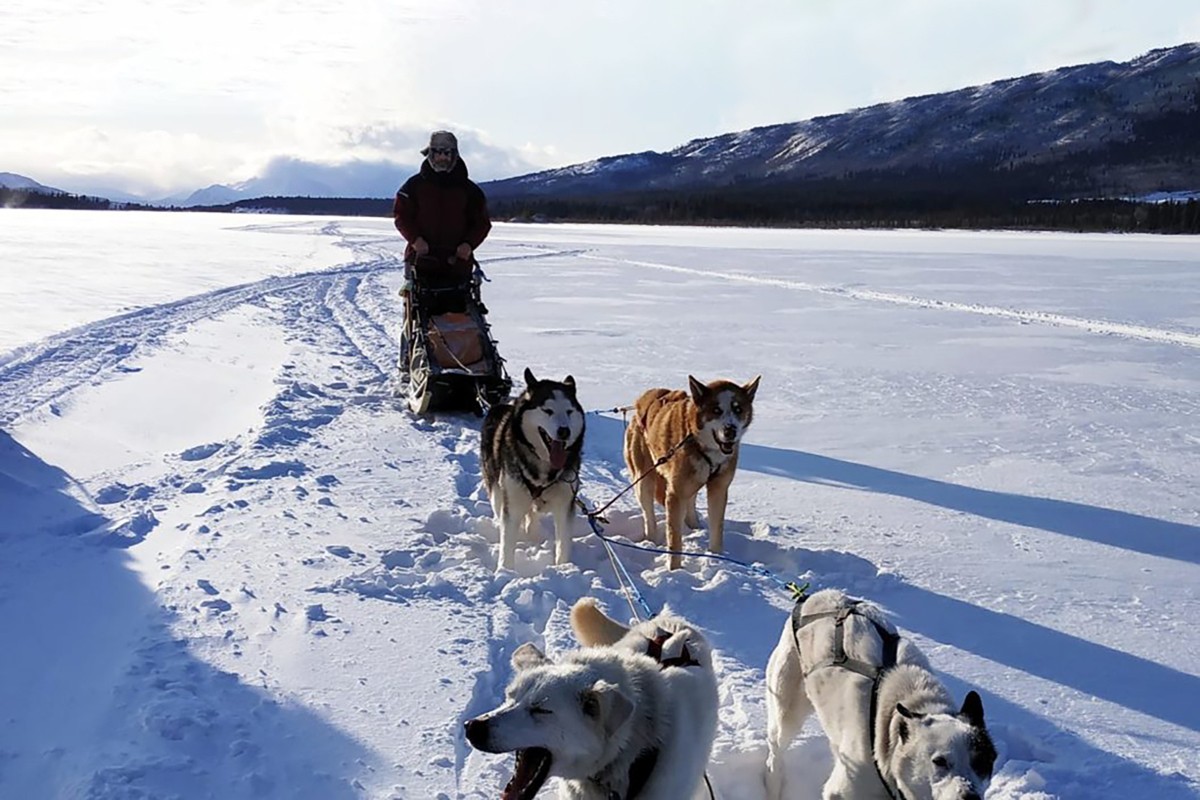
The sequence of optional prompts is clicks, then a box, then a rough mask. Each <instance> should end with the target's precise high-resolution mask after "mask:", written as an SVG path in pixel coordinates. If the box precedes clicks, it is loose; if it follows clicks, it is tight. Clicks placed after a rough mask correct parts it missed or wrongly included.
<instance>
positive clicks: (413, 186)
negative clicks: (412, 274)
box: [392, 158, 492, 262]
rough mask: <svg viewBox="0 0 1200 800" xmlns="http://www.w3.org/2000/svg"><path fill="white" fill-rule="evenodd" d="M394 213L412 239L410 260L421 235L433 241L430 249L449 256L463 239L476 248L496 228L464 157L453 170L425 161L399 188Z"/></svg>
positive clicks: (406, 253)
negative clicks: (441, 168) (438, 167)
mask: <svg viewBox="0 0 1200 800" xmlns="http://www.w3.org/2000/svg"><path fill="white" fill-rule="evenodd" d="M392 216H393V218H394V219H395V221H396V230H398V231H400V235H401V236H403V237H404V238H405V240H406V241H407V242H408V247H406V248H405V250H404V260H405V261H409V262H411V261H412V260H413V258H414V257H415V253H414V252H413V246H412V243H413V242H414V241H416V240H417V239H418V238H422V239H424V240H425V241H426V242H427V243H428V244H429V251H430V253H432V254H434V255H447V256H449V255H452V254H453V253H454V250H455V248H457V247H458V246H459V245H460V244H462V243H463V242H466V243H467V244H469V245H471V249H472V250H475V249H476V248H478V247H479V245H481V244H483V240H484V239H486V238H487V235H488V231H490V230H491V229H492V220H491V218H490V217H489V216H488V209H487V198H486V197H484V194H483V190H482V189H480V188H479V186H478V185H477V184H475V183H474V182H473V181H472V180H471V179H470V178H468V177H467V165H466V164H464V163H463V160H462V158H458V159H456V161H455V164H454V168H453V169H451V170H450V171H449V172H436V171H435V170H434V169H433V167H431V166H430V165H429V161H428V160H426V161H424V162H422V163H421V171H420V172H418V173H417V174H416V175H413V176H412V177H411V178H409V179H408V180H407V181H405V182H404V185H403V186H401V187H400V191H398V192H396V202H395V203H394V204H393V205H392Z"/></svg>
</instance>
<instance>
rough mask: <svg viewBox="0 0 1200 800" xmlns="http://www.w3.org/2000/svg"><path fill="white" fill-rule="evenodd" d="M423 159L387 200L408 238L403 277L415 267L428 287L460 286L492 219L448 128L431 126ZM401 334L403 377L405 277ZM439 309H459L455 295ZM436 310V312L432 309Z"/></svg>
mask: <svg viewBox="0 0 1200 800" xmlns="http://www.w3.org/2000/svg"><path fill="white" fill-rule="evenodd" d="M421 154H422V155H423V156H425V161H424V162H422V164H421V170H420V172H418V173H417V174H416V175H413V176H412V177H411V178H409V179H408V180H407V181H405V182H404V185H403V186H401V187H400V191H398V192H396V201H395V203H393V205H392V217H393V219H394V220H395V223H396V230H398V231H400V235H401V236H403V237H404V239H405V241H407V242H408V244H407V246H406V247H405V248H404V263H405V277H406V278H411V272H410V270H413V269H416V270H419V272H420V279H421V281H422V283H423V284H424V285H427V286H429V287H431V288H453V287H462V286H466V285H467V284H468V283H469V282H470V280H471V277H472V272H473V260H474V259H473V256H474V253H475V249H476V248H477V247H479V245H481V244H483V240H484V239H486V238H487V235H488V232H489V231H490V230H491V229H492V221H491V218H490V217H489V216H488V209H487V198H486V197H484V194H483V190H482V189H480V188H479V186H477V185H476V184H475V183H474V182H473V181H472V180H471V179H470V178H468V177H467V165H466V164H464V163H463V161H462V159H461V158H460V157H459V155H458V139H457V138H455V136H454V134H453V133H451V132H450V131H434V132H433V133H432V134H431V135H430V137H429V145H428V146H427V147H426V148H425V149H424V150H422V151H421ZM401 294H402V295H403V296H404V336H403V337H402V340H401V345H400V368H401V372H402V374H403V375H404V377H405V379H407V372H408V368H409V363H408V348H409V340H410V338H411V337H410V335H409V330H408V327H409V318H410V308H409V304H410V302H411V300H410V297H409V280H406V281H405V285H404V289H402V290H401ZM442 300H443V302H447V303H448V305H447V307H446V309H445V310H455V311H457V310H461V309H460V308H456V307H455V306H457V305H459V304H461V302H463V301H461V300H451V299H450V298H449V297H443V298H442ZM437 313H441V311H438V312H437Z"/></svg>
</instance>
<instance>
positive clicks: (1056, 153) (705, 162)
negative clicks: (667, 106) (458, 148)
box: [485, 44, 1200, 197]
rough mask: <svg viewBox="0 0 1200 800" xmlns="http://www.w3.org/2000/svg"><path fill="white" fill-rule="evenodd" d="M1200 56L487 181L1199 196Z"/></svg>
mask: <svg viewBox="0 0 1200 800" xmlns="http://www.w3.org/2000/svg"><path fill="white" fill-rule="evenodd" d="M1198 87H1200V44H1185V45H1181V46H1178V47H1173V48H1168V49H1161V50H1154V51H1151V52H1150V53H1147V54H1146V55H1144V56H1141V57H1139V58H1136V59H1134V60H1132V61H1129V62H1125V63H1119V64H1118V63H1114V62H1111V61H1105V62H1101V63H1095V64H1085V65H1082V66H1071V67H1063V68H1060V69H1056V70H1053V71H1051V72H1044V73H1038V74H1033V75H1026V76H1023V77H1019V78H1012V79H1008V80H1001V81H996V82H994V83H989V84H986V85H983V86H973V87H969V88H965V89H960V90H957V91H953V92H946V93H942V94H934V95H925V96H921V97H910V98H907V99H904V100H898V101H896V102H892V103H882V104H879V105H874V106H870V107H867V108H860V109H855V110H853V111H848V112H846V113H843V114H835V115H832V116H825V117H816V118H813V119H809V120H805V121H802V122H791V123H785V124H780V125H770V126H766V127H761V128H754V129H752V130H747V131H740V132H736V133H727V134H724V135H721V136H716V137H711V138H705V139H695V140H692V141H690V142H688V143H686V144H684V145H682V146H680V147H677V148H675V149H674V150H671V151H670V152H667V153H654V152H645V153H636V154H631V155H621V156H613V157H608V158H602V159H598V160H596V161H590V162H587V163H584V164H576V165H573V166H569V167H563V168H561V169H554V170H547V171H544V172H538V173H535V174H532V175H526V176H523V177H518V178H511V179H507V180H502V181H496V182H493V183H490V184H488V185H487V186H486V187H485V188H486V189H487V190H488V193H489V195H491V196H495V197H507V196H522V195H540V196H559V197H563V196H581V195H590V196H595V195H600V194H605V193H612V192H618V191H644V190H687V189H695V188H709V187H718V186H747V187H754V188H763V187H772V186H787V185H795V184H797V183H801V182H811V181H824V182H842V183H852V182H854V181H855V180H857V179H867V180H871V181H874V182H876V183H878V181H879V180H880V177H881V176H898V177H906V178H908V179H909V180H908V181H907V185H908V186H910V187H911V185H912V181H911V178H912V176H913V174H915V173H927V174H932V175H933V176H935V177H936V178H938V179H944V180H946V181H949V182H954V181H956V180H957V181H965V180H974V179H976V178H977V177H978V176H979V173H980V172H981V171H982V172H986V173H990V174H991V175H992V176H997V177H999V178H1000V179H1001V180H1004V181H1006V185H1012V184H1020V185H1021V187H1022V188H1023V189H1024V188H1025V187H1030V189H1031V190H1032V191H1033V192H1034V193H1035V196H1037V193H1038V192H1048V193H1049V196H1066V195H1069V194H1071V193H1075V194H1090V195H1096V194H1100V195H1108V194H1112V195H1121V194H1125V195H1128V194H1141V193H1148V192H1152V191H1170V190H1187V189H1195V188H1196V187H1197V186H1200V164H1197V162H1196V160H1195V158H1194V156H1193V154H1194V152H1195V150H1194V143H1195V142H1196V141H1197V139H1198V138H1200V88H1198Z"/></svg>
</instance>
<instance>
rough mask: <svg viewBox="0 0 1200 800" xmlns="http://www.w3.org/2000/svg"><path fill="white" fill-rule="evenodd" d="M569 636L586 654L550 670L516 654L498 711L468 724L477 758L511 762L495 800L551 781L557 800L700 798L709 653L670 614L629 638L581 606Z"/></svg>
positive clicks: (709, 739)
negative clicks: (498, 756)
mask: <svg viewBox="0 0 1200 800" xmlns="http://www.w3.org/2000/svg"><path fill="white" fill-rule="evenodd" d="M571 625H572V627H573V628H574V630H575V635H576V636H577V637H578V638H579V641H580V642H581V643H582V644H584V645H586V647H585V648H584V649H582V650H576V651H573V652H570V653H568V654H566V655H565V656H563V657H562V658H561V659H560V660H558V661H551V660H550V659H549V658H547V657H546V656H544V655H543V654H542V653H541V651H539V650H538V649H537V648H536V647H535V646H533V645H532V644H524V645H521V647H519V648H517V650H516V652H514V653H513V657H512V664H513V668H514V669H515V670H516V674H515V675H514V676H513V679H512V682H511V683H510V684H509V686H508V689H507V691H506V692H505V700H504V703H503V704H501V705H500V706H499V707H498V708H496V709H494V710H492V711H489V712H487V713H486V714H483V715H482V716H480V717H477V718H475V719H472V720H470V721H468V722H467V723H466V736H467V739H468V741H470V743H471V744H472V745H473V746H474V747H475V748H477V749H479V750H482V751H484V752H486V753H510V752H516V754H517V762H516V768H515V771H514V774H513V778H512V780H511V781H510V782H509V784H508V786H506V787H505V789H504V792H503V793H502V794H501V798H502V800H532V798H533V797H534V796H535V795H537V793H538V790H539V789H541V787H542V785H543V784H544V783H545V782H546V780H547V779H548V778H550V777H552V776H555V777H558V778H560V779H561V782H560V784H559V797H560V798H561V799H562V800H681V799H682V800H691V798H693V797H704V798H707V797H708V792H707V790H706V789H703V788H701V787H702V786H703V785H704V769H705V766H706V765H707V764H708V758H709V754H710V752H711V750H712V744H713V739H714V737H715V736H716V731H717V706H718V697H717V679H716V675H715V674H714V672H713V666H712V651H711V650H710V648H709V645H708V642H707V641H705V639H704V637H703V636H702V635H701V634H700V632H699V631H697V630H696V629H695V628H694V627H692V626H691V625H690V624H689V623H688V622H687V621H685V620H683V619H682V618H680V617H678V616H675V615H674V614H673V613H671V611H670V610H669V609H665V608H664V609H663V611H662V613H661V614H659V615H658V616H656V617H654V618H653V619H651V620H648V621H646V622H642V623H639V624H638V625H636V626H634V627H633V628H632V629H629V628H626V627H625V626H623V625H621V624H619V623H617V622H615V621H614V620H612V619H609V618H608V617H606V616H605V615H604V614H603V612H601V611H600V609H599V608H598V607H597V606H596V603H595V601H594V600H592V599H590V598H585V599H583V600H580V601H579V602H577V603H576V604H575V607H574V608H572V609H571ZM697 792H703V794H702V795H701V794H697Z"/></svg>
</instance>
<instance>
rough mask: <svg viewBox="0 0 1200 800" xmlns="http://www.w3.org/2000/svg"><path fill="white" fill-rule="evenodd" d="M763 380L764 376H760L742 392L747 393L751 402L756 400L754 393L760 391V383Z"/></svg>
mask: <svg viewBox="0 0 1200 800" xmlns="http://www.w3.org/2000/svg"><path fill="white" fill-rule="evenodd" d="M761 380H762V375H759V376H758V377H756V378H755V379H754V380H752V381H750V382H749V383H747V384H746V385H745V386H743V387H742V390H743V391H744V392H745V393H746V396H747V397H749V398H750V399H751V400H753V399H754V393H755V392H757V391H758V382H759V381H761Z"/></svg>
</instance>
